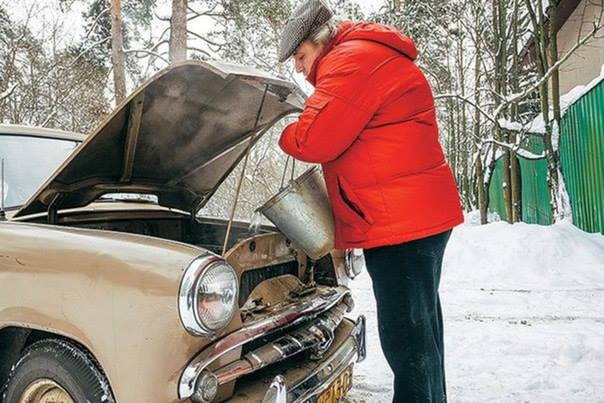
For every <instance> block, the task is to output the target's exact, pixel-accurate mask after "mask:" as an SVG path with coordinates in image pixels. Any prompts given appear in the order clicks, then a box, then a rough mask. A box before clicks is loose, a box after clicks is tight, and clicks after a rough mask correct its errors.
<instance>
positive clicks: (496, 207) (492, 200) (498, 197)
mask: <svg viewBox="0 0 604 403" xmlns="http://www.w3.org/2000/svg"><path fill="white" fill-rule="evenodd" d="M489 212H491V213H497V214H499V217H501V219H502V220H505V219H506V218H507V214H506V212H505V201H504V198H503V161H502V159H501V158H499V160H497V164H496V165H495V170H494V171H493V174H492V175H491V182H490V183H489Z"/></svg>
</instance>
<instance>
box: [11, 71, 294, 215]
mask: <svg viewBox="0 0 604 403" xmlns="http://www.w3.org/2000/svg"><path fill="white" fill-rule="evenodd" d="M265 92H266V95H265ZM263 99H264V103H262V100H263ZM303 103H304V95H303V93H302V92H301V91H300V90H299V89H298V87H297V86H295V85H294V84H292V83H290V82H288V81H285V80H282V79H278V78H275V77H273V76H270V75H268V74H266V73H263V72H260V71H257V70H253V69H250V68H247V67H242V66H235V65H228V64H224V63H218V62H198V61H186V62H182V63H177V64H173V65H171V66H170V67H168V68H166V69H164V70H162V71H160V72H159V73H158V74H156V75H155V76H154V77H152V78H151V79H149V80H147V81H146V82H145V83H144V84H142V85H141V86H140V87H139V88H138V89H137V90H136V91H135V92H134V93H133V94H132V95H131V96H130V97H128V98H127V99H126V100H125V101H124V102H122V103H121V104H120V105H118V107H117V108H116V109H115V110H114V112H113V113H112V114H111V115H110V116H109V117H108V118H107V119H105V121H104V122H103V123H102V124H101V125H100V126H99V127H98V128H97V129H96V130H95V131H94V132H93V133H92V134H91V135H90V136H88V138H87V139H86V140H85V141H84V143H83V144H82V145H81V146H80V147H78V149H77V151H76V152H74V153H73V154H72V155H71V156H70V158H68V159H67V160H66V161H65V162H64V163H63V165H62V166H61V167H60V168H58V169H57V171H56V172H55V173H54V174H53V175H52V176H51V177H50V178H49V179H48V180H47V181H46V183H44V185H42V186H41V187H40V189H39V190H38V191H37V192H36V193H35V194H34V195H33V196H32V197H31V198H30V199H29V200H28V201H27V203H26V204H25V205H24V206H23V207H22V208H21V209H20V210H19V211H18V212H17V213H16V214H15V217H19V216H25V215H30V214H35V213H42V212H46V211H48V212H56V211H58V210H61V209H66V208H75V207H82V206H85V205H87V204H89V203H91V202H92V201H94V200H96V199H97V198H98V197H100V196H101V195H103V194H105V193H145V194H154V195H157V197H158V201H159V204H160V205H162V206H166V207H172V208H177V209H181V210H185V211H197V210H198V209H200V208H201V207H203V205H204V204H205V202H206V201H207V200H208V199H209V197H210V196H211V195H212V194H213V193H214V191H215V190H216V189H217V188H218V186H219V185H220V183H221V182H222V181H223V180H224V178H225V177H226V176H227V175H228V174H229V173H230V172H231V171H232V169H233V168H234V167H235V166H236V164H237V162H239V160H240V159H241V158H242V157H243V156H244V154H245V152H246V150H247V147H248V144H249V141H250V140H251V138H252V136H253V135H255V136H254V137H253V139H254V141H255V140H257V139H258V138H259V137H260V136H259V135H257V134H262V133H264V131H266V130H268V129H269V128H270V127H271V126H272V125H273V124H274V123H275V122H276V121H278V120H279V119H281V118H282V117H283V116H285V115H288V114H291V113H294V112H297V111H300V110H301V109H302V107H303ZM261 105H263V107H262V111H261V113H260V116H259V118H258V123H257V125H256V126H255V123H256V118H257V115H258V111H259V110H260V106H261Z"/></svg>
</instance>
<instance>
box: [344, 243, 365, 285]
mask: <svg viewBox="0 0 604 403" xmlns="http://www.w3.org/2000/svg"><path fill="white" fill-rule="evenodd" d="M344 266H345V267H346V274H348V277H350V278H351V279H354V278H355V277H356V276H358V275H359V274H361V272H362V271H363V269H364V268H365V255H364V254H363V249H346V264H345V265H344Z"/></svg>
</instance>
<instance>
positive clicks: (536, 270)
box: [347, 216, 604, 403]
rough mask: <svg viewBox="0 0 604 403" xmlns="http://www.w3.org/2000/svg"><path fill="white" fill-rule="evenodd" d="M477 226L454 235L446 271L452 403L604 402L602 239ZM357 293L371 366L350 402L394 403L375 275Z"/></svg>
mask: <svg viewBox="0 0 604 403" xmlns="http://www.w3.org/2000/svg"><path fill="white" fill-rule="evenodd" d="M475 221H476V217H475V216H469V217H467V223H466V224H464V225H462V226H460V227H458V228H456V229H455V230H454V232H453V236H452V237H451V240H450V242H449V245H448V249H447V253H446V257H445V263H444V267H443V278H442V281H441V298H442V302H443V310H444V315H445V343H446V345H445V350H446V370H447V383H448V393H449V401H450V402H452V403H458V402H460V403H470V402H506V403H507V402H522V403H524V402H531V403H535V402H547V403H553V402H564V403H569V402H581V403H583V402H589V403H596V402H604V236H601V235H593V234H587V233H584V232H582V231H581V230H579V229H577V228H575V227H574V226H572V225H571V224H570V223H567V222H562V223H559V224H556V225H554V226H549V227H546V226H538V225H527V224H516V225H509V224H507V223H503V222H497V223H491V224H488V225H486V226H478V225H475ZM352 288H353V292H354V294H353V295H354V296H355V301H356V303H357V308H356V309H355V314H361V313H363V314H365V315H366V316H367V325H368V358H367V360H366V361H364V362H363V363H361V364H358V365H357V367H356V369H355V371H356V373H355V378H354V387H353V390H352V391H351V392H350V394H349V397H348V399H347V400H348V402H349V403H361V402H370V403H381V402H390V401H391V398H392V392H391V382H392V375H391V373H390V369H389V367H388V365H387V363H386V361H385V359H384V357H383V356H382V354H381V351H380V347H379V340H378V336H377V327H376V318H375V301H374V299H373V294H372V291H371V280H370V278H369V276H368V275H367V274H366V273H364V274H363V275H362V276H361V277H360V278H359V279H357V280H355V281H354V283H353V285H352ZM401 343H404V340H401Z"/></svg>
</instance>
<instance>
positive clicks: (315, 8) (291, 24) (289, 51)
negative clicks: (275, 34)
mask: <svg viewBox="0 0 604 403" xmlns="http://www.w3.org/2000/svg"><path fill="white" fill-rule="evenodd" d="M331 17H333V12H332V11H331V10H330V9H329V7H328V6H327V5H326V4H325V3H324V2H323V1H322V0H307V1H305V2H304V3H302V4H301V5H300V7H298V8H297V9H296V10H295V11H294V12H293V14H292V15H291V17H289V19H288V20H287V22H286V23H285V27H284V28H283V32H282V33H281V42H280V43H279V55H278V56H279V63H283V62H284V61H286V60H287V59H288V58H289V57H290V56H291V55H293V54H294V52H295V51H296V49H297V48H298V46H299V45H300V44H301V43H302V42H303V41H304V40H305V39H306V38H308V37H309V36H310V34H312V33H313V32H314V31H315V30H316V29H317V28H319V27H320V26H321V25H323V24H325V23H326V22H327V21H329V19H330V18H331Z"/></svg>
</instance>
